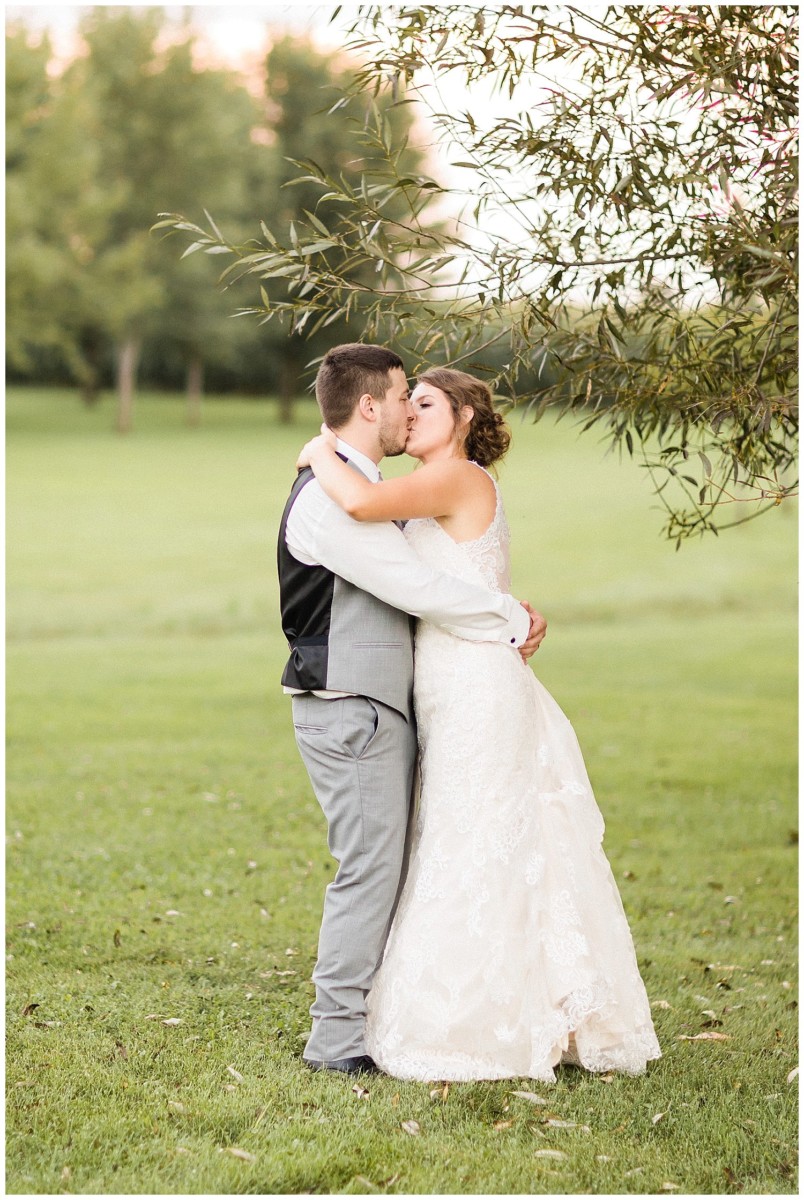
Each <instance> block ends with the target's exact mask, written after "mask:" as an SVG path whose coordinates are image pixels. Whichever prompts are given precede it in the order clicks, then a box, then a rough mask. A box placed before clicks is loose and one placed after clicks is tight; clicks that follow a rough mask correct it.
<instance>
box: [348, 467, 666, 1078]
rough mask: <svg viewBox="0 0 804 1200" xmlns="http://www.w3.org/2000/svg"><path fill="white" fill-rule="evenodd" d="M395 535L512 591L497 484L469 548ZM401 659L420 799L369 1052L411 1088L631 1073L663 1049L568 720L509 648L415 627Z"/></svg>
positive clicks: (412, 534)
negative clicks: (575, 1067)
mask: <svg viewBox="0 0 804 1200" xmlns="http://www.w3.org/2000/svg"><path fill="white" fill-rule="evenodd" d="M495 487H496V484H495ZM405 533H406V536H407V537H408V538H409V540H410V542H411V544H412V545H413V546H414V547H415V549H416V551H417V552H418V553H419V554H420V555H421V556H422V557H423V558H424V559H426V560H427V561H429V562H432V563H433V564H434V565H436V566H439V567H440V568H442V569H443V570H447V571H450V572H451V573H452V574H455V575H459V576H461V577H462V578H464V579H466V580H470V581H472V582H475V583H478V582H480V583H483V584H485V585H486V586H487V587H490V588H493V589H494V590H496V591H509V590H510V559H509V533H508V524H507V521H506V518H505V513H504V511H503V507H502V503H501V500H500V494H499V490H498V491H497V510H496V513H495V516H494V519H493V521H492V524H491V525H490V527H489V528H488V530H487V531H486V533H485V534H484V535H483V536H482V537H481V538H478V539H477V540H475V541H471V542H460V543H457V542H454V541H453V540H452V538H450V537H449V535H448V534H447V533H445V532H444V530H443V529H442V528H441V526H440V525H439V524H438V522H437V521H435V520H434V519H432V518H428V519H426V520H413V521H409V522H408V523H407V525H406V527H405ZM415 663H416V670H415V683H414V698H415V706H416V717H417V721H418V728H419V743H420V751H421V780H422V786H421V797H420V804H419V810H418V814H417V819H416V824H415V829H414V833H413V840H412V845H411V854H410V862H409V868H408V875H407V879H406V882H405V885H404V888H403V892H402V896H401V898H400V902H399V907H398V909H397V913H396V916H395V919H394V923H393V927H392V929H391V934H390V937H389V939H388V944H387V946H386V950H385V955H384V958H383V962H382V965H381V967H380V969H379V971H378V973H377V976H376V977H375V981H374V984H373V986H372V989H371V992H370V993H369V996H368V1019H367V1024H366V1048H367V1052H368V1053H369V1054H370V1055H371V1056H372V1058H373V1059H374V1060H375V1062H376V1063H377V1065H378V1066H379V1067H381V1068H382V1069H383V1070H384V1071H386V1072H387V1073H388V1074H389V1075H394V1076H396V1077H397V1078H399V1079H417V1080H423V1081H427V1080H442V1079H443V1080H471V1079H504V1078H516V1077H526V1076H527V1077H529V1078H531V1079H538V1080H543V1081H552V1080H554V1079H555V1074H554V1070H553V1068H554V1067H555V1066H556V1064H557V1063H558V1062H559V1061H561V1060H562V1059H563V1061H573V1062H576V1063H578V1064H579V1065H581V1066H583V1067H586V1068H588V1069H589V1070H590V1071H608V1070H619V1071H624V1072H628V1073H630V1074H637V1073H640V1072H642V1071H644V1069H645V1064H646V1061H647V1060H649V1059H654V1058H659V1057H660V1056H661V1051H660V1049H659V1044H658V1042H657V1040H656V1035H655V1033H654V1030H653V1024H652V1022H651V1015H650V1007H649V1004H648V999H647V996H646V994H645V988H644V985H643V983H642V980H641V978H640V975H639V970H638V967H637V963H636V958H635V956H634V948H633V943H632V940H631V933H630V930H629V928H628V922H627V920H626V917H625V913H624V912H623V907H622V903H621V901H620V896H619V893H618V891H617V887H616V884H615V882H614V878H613V876H612V873H611V868H610V867H609V864H608V861H607V859H606V857H605V855H604V853H603V851H602V849H601V841H602V837H603V819H602V817H601V815H600V811H599V809H598V807H597V805H596V803H595V800H594V797H593V795H592V789H591V787H590V784H589V779H588V776H587V774H586V769H585V767H584V763H583V758H582V756H581V751H580V748H579V746H578V742H577V739H576V737H575V733H574V731H573V729H572V726H571V725H570V723H569V721H568V720H567V718H566V717H565V716H564V714H563V712H562V711H561V709H560V708H559V707H558V705H557V704H556V702H555V701H554V700H553V698H552V697H551V696H550V694H549V692H547V690H546V689H545V688H544V687H543V686H542V685H541V684H540V683H539V681H538V680H537V679H536V677H535V675H534V674H533V672H532V670H531V669H530V667H527V666H525V665H524V663H523V662H522V659H521V658H520V656H519V654H518V653H517V652H516V651H515V650H514V649H513V648H509V647H507V646H504V645H502V644H499V643H491V642H468V641H465V640H463V639H461V638H458V637H454V636H452V635H450V634H448V633H445V632H444V631H442V630H440V629H437V628H436V627H435V626H433V625H428V624H426V623H425V622H419V624H418V628H417V632H416V657H415ZM573 1035H574V1036H573Z"/></svg>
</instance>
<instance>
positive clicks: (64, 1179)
mask: <svg viewBox="0 0 804 1200" xmlns="http://www.w3.org/2000/svg"><path fill="white" fill-rule="evenodd" d="M71 1175H72V1171H71V1170H70V1168H69V1167H62V1169H61V1180H62V1183H66V1182H67V1180H68V1179H69V1178H70V1176H71Z"/></svg>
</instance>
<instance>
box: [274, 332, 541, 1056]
mask: <svg viewBox="0 0 804 1200" xmlns="http://www.w3.org/2000/svg"><path fill="white" fill-rule="evenodd" d="M316 397H317V399H318V404H319V407H320V409H321V413H322V416H323V418H324V421H325V422H326V424H327V425H328V426H329V427H330V429H332V430H334V431H335V432H336V434H337V435H338V451H339V453H340V454H341V456H342V457H344V458H345V459H346V460H347V461H348V462H349V465H350V466H351V467H352V468H353V469H354V470H356V471H360V472H362V473H363V474H364V475H365V476H366V477H367V478H368V479H370V480H372V481H374V482H376V481H378V480H379V479H380V478H381V476H380V472H379V468H378V463H380V462H381V460H382V459H383V458H384V457H385V456H392V455H398V454H401V453H402V452H403V451H404V449H405V444H406V442H407V437H408V432H409V429H410V426H411V423H412V420H413V410H412V407H411V404H410V399H409V391H408V384H407V379H406V377H405V372H404V367H403V363H402V360H401V359H400V358H399V357H398V355H396V354H394V353H393V352H392V351H390V350H387V349H385V348H384V347H382V346H371V345H362V344H350V345H344V346H336V347H334V349H332V350H330V351H329V352H328V353H327V354H326V355H325V357H324V359H323V361H322V363H321V367H320V370H319V372H318V375H317V378H316ZM277 558H278V568H279V590H280V604H281V610H282V628H283V630H284V632H285V636H286V638H287V640H288V646H289V649H290V658H289V660H288V663H287V665H286V667H285V670H284V673H283V675H282V683H283V685H284V688H285V691H287V692H290V693H291V694H292V696H293V701H292V703H293V724H294V728H295V732H296V742H297V745H298V747H299V750H300V752H301V756H302V758H303V760H304V763H305V766H306V767H307V771H308V773H309V775H310V781H311V783H312V785H313V790H314V791H315V794H316V797H317V799H318V802H319V803H320V805H321V808H322V809H323V811H324V815H325V817H326V819H327V825H328V841H329V849H330V852H331V853H332V855H333V857H334V858H335V859H337V861H338V864H339V866H338V871H337V874H336V876H335V879H334V881H333V882H332V883H331V884H330V885H329V887H328V888H327V890H326V897H325V901H324V913H323V918H322V922H321V932H320V935H319V944H318V961H317V962H316V965H315V970H314V972H313V981H314V983H315V989H316V997H315V1002H314V1004H313V1005H312V1007H311V1009H310V1013H311V1015H312V1018H313V1027H312V1031H311V1033H310V1037H309V1039H308V1042H307V1045H306V1047H305V1050H304V1061H305V1063H307V1065H308V1066H310V1067H312V1068H313V1069H314V1070H328V1071H339V1072H344V1073H345V1074H347V1075H353V1074H358V1073H360V1072H363V1071H373V1070H376V1069H377V1068H376V1067H375V1065H374V1063H373V1061H372V1059H371V1058H369V1057H368V1055H367V1054H366V1050H365V1043H364V1038H363V1034H364V1024H365V1016H366V996H367V993H368V991H369V988H370V987H371V981H372V978H373V976H374V974H375V972H376V970H377V968H378V966H379V963H380V960H381V958H382V953H383V949H384V946H385V942H386V938H387V936H388V931H389V928H390V924H391V917H392V915H393V912H394V908H395V905H396V900H397V896H398V892H399V889H400V885H401V874H402V865H403V853H404V848H405V836H406V831H407V825H408V816H409V811H410V803H411V793H412V785H413V771H414V765H415V760H416V727H415V723H414V717H413V706H412V693H413V636H412V622H411V620H410V617H409V615H408V614H411V615H412V616H414V617H421V618H423V619H424V620H426V621H429V622H431V623H432V624H435V625H439V626H441V627H442V628H443V629H446V630H448V631H449V632H450V633H454V634H457V635H458V636H459V637H463V638H467V639H468V640H470V641H500V642H503V643H505V644H506V645H510V646H512V647H517V648H518V649H519V651H520V652H521V653H522V654H523V656H525V657H529V656H530V655H531V654H532V653H533V652H534V651H535V650H536V649H537V647H538V645H539V643H540V642H541V640H542V638H543V637H544V633H545V629H546V624H545V621H544V619H543V618H542V617H541V616H539V614H538V613H536V612H534V610H533V609H531V608H530V606H529V605H527V604H525V603H524V602H523V603H522V604H520V603H518V602H517V601H516V600H514V599H513V597H511V596H506V595H501V594H496V593H493V592H489V591H486V590H485V589H483V588H480V587H476V586H474V585H473V584H469V583H465V582H463V581H462V580H460V579H458V578H456V577H455V576H452V575H447V574H444V573H442V572H440V571H437V570H435V569H433V568H432V567H430V566H427V565H426V564H425V563H424V562H423V561H422V560H421V559H420V558H419V557H418V556H417V555H416V554H415V552H414V551H413V550H412V549H411V548H410V547H409V546H408V544H407V542H406V541H405V537H404V535H403V534H402V532H401V529H400V528H398V527H397V526H396V525H395V524H393V523H391V522H387V523H377V524H371V523H364V524H361V523H359V522H357V521H354V520H352V518H351V517H348V516H347V515H346V514H345V513H344V512H343V511H342V510H341V509H340V508H339V507H338V505H337V504H335V503H334V502H333V501H332V500H330V499H329V498H328V497H327V496H326V495H325V493H324V492H323V490H322V489H321V487H320V486H319V484H318V483H317V481H316V479H315V477H314V475H313V473H312V471H311V470H310V469H309V467H308V468H305V469H304V470H302V471H300V472H299V474H298V476H297V478H296V481H295V483H294V485H293V487H292V489H291V493H290V498H289V499H288V502H287V505H286V506H285V511H284V513H283V515H282V521H281V524H280V529H279V542H278V551H277Z"/></svg>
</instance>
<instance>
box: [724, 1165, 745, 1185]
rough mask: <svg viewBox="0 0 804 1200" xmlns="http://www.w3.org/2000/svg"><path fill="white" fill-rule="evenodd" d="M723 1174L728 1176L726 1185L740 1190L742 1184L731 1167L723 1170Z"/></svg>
mask: <svg viewBox="0 0 804 1200" xmlns="http://www.w3.org/2000/svg"><path fill="white" fill-rule="evenodd" d="M723 1174H724V1175H725V1176H726V1183H727V1184H728V1185H729V1187H734V1188H740V1186H741V1184H740V1181H739V1179H738V1178H737V1176H736V1175H735V1174H734V1172H733V1171H732V1170H731V1169H730V1168H729V1167H724V1168H723Z"/></svg>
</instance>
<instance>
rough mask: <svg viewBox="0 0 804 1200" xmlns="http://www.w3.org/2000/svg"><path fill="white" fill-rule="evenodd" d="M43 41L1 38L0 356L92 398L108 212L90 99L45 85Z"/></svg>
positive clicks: (14, 34)
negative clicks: (0, 236) (48, 366)
mask: <svg viewBox="0 0 804 1200" xmlns="http://www.w3.org/2000/svg"><path fill="white" fill-rule="evenodd" d="M50 55H51V48H50V44H49V42H48V40H47V39H46V38H45V39H42V40H41V41H39V42H31V41H30V40H29V37H28V35H27V33H26V31H25V30H24V28H23V27H21V26H14V27H12V29H11V31H10V33H9V35H8V36H7V39H6V301H7V305H6V308H7V321H6V353H7V359H8V363H9V365H10V367H11V368H12V369H16V370H18V371H22V372H26V373H30V372H35V371H37V370H40V371H41V369H42V363H43V360H44V361H49V362H54V363H59V362H61V363H63V364H64V366H65V367H66V369H67V370H68V371H69V373H70V375H71V376H72V377H73V378H74V379H75V380H76V381H77V382H78V383H79V385H80V386H81V388H82V393H83V395H84V398H85V399H86V400H87V401H88V402H90V403H91V402H93V400H94V399H95V398H96V396H97V382H98V375H99V370H100V354H101V341H100V339H99V338H98V337H96V336H93V333H92V330H93V328H94V327H95V326H96V325H97V323H98V322H99V321H101V320H102V319H103V314H104V310H105V304H106V302H107V301H108V300H110V299H111V297H109V296H107V295H106V294H105V289H104V281H103V278H102V275H101V273H99V271H98V269H97V263H95V261H94V259H95V249H94V247H95V245H96V244H97V243H98V241H99V240H100V239H101V238H102V237H103V236H104V235H105V233H104V231H105V229H106V227H107V224H108V221H109V217H110V213H111V210H112V208H113V206H114V203H115V191H114V189H113V188H109V187H103V186H101V185H100V184H99V179H98V174H99V166H98V147H97V144H96V143H95V142H93V141H91V140H90V139H89V138H88V137H87V136H86V132H85V131H86V130H87V128H89V127H90V126H91V122H92V96H91V94H90V93H89V92H88V91H86V90H82V89H75V88H71V87H69V86H66V84H65V81H64V80H63V79H62V80H59V79H57V80H51V79H50V78H49V77H48V74H47V66H48V62H49V59H50Z"/></svg>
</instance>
